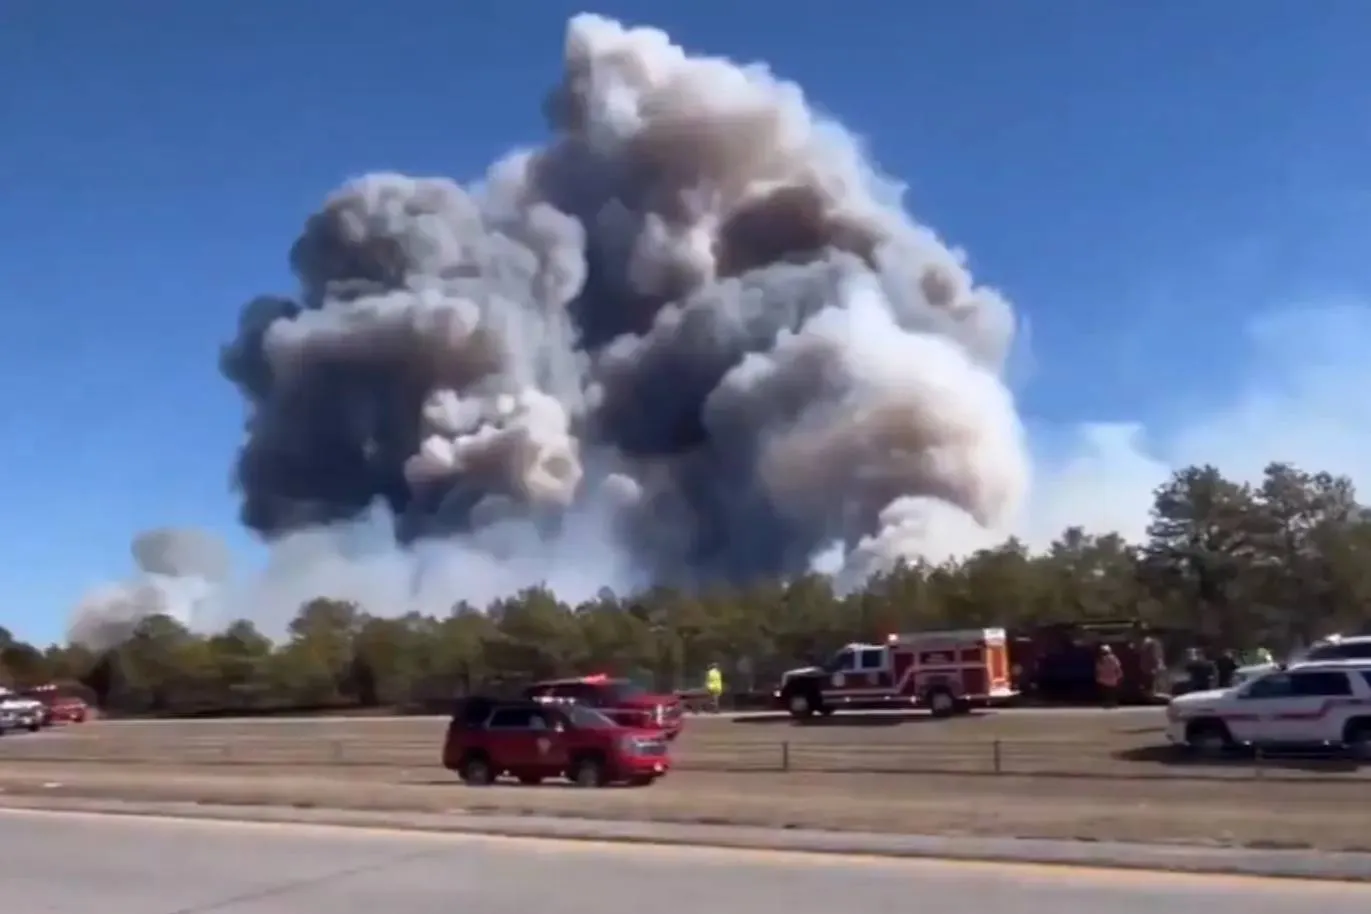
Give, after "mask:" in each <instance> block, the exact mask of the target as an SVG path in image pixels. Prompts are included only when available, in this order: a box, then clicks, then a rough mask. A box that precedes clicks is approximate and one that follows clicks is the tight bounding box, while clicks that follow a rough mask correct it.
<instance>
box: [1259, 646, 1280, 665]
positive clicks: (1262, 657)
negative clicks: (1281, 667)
mask: <svg viewBox="0 0 1371 914" xmlns="http://www.w3.org/2000/svg"><path fill="white" fill-rule="evenodd" d="M1254 654H1255V655H1256V661H1255V662H1257V663H1275V662H1276V659H1275V658H1274V657H1272V656H1271V652H1270V651H1268V650H1267V649H1266V648H1264V647H1259V648H1257V649H1256V651H1254Z"/></svg>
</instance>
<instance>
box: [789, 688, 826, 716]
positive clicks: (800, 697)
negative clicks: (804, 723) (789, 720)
mask: <svg viewBox="0 0 1371 914" xmlns="http://www.w3.org/2000/svg"><path fill="white" fill-rule="evenodd" d="M786 707H787V708H788V709H789V710H790V716H791V717H793V718H795V719H796V720H800V719H803V718H806V717H809V716H810V715H811V714H813V713H814V712H815V711H817V710H819V709H818V708H816V707H814V703H813V702H812V701H810V698H809V695H807V694H806V693H804V692H794V693H792V694H791V696H790V698H789V699H787V700H786Z"/></svg>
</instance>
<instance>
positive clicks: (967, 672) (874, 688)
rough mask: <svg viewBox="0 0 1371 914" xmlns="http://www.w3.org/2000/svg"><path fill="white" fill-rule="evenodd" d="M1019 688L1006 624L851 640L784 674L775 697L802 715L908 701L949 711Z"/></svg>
mask: <svg viewBox="0 0 1371 914" xmlns="http://www.w3.org/2000/svg"><path fill="white" fill-rule="evenodd" d="M1016 694H1018V693H1017V692H1015V690H1014V688H1013V683H1012V682H1011V681H1010V669H1009V647H1008V639H1006V637H1005V632H1004V629H1002V628H973V629H962V630H958V631H942V632H915V633H912V634H905V635H891V636H889V637H888V638H887V639H886V641H885V643H884V644H858V643H853V644H849V645H847V646H845V647H843V648H842V649H841V650H839V651H838V652H837V653H836V654H834V655H833V657H832V659H830V660H829V661H828V663H826V664H824V665H823V666H811V667H803V668H801V669H796V670H790V671H788V672H787V673H785V674H784V675H783V676H782V678H781V685H780V688H778V689H777V690H776V693H775V697H776V699H777V700H778V701H779V703H780V705H781V706H782V707H783V708H785V709H786V710H787V711H789V712H790V715H791V716H792V717H795V718H797V719H802V718H807V717H810V716H812V715H814V714H831V713H833V712H834V711H835V710H837V709H838V708H857V707H863V708H870V707H891V708H895V707H910V706H911V705H917V706H920V707H926V708H927V709H928V710H929V711H930V712H931V713H932V714H933V716H934V717H950V716H951V715H953V714H958V713H961V712H963V711H966V710H968V709H970V708H972V707H975V706H977V705H988V704H993V703H996V702H1001V701H1005V700H1007V699H1010V698H1013V697H1014V696H1015V695H1016Z"/></svg>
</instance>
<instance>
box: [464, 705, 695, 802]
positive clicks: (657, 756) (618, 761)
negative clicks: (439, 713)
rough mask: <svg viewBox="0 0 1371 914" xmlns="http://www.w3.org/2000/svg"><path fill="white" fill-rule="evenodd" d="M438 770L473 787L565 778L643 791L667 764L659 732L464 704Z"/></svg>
mask: <svg viewBox="0 0 1371 914" xmlns="http://www.w3.org/2000/svg"><path fill="white" fill-rule="evenodd" d="M443 767H444V768H447V769H448V770H449V771H455V772H457V774H458V775H459V776H460V777H461V779H462V780H463V781H464V782H466V783H467V784H472V785H486V784H490V783H492V782H494V781H495V779H496V778H498V777H499V776H500V775H502V774H509V775H512V776H514V777H516V778H518V779H519V782H520V783H522V784H530V785H532V784H539V783H542V781H543V780H544V779H545V778H556V777H565V778H566V779H567V780H569V781H571V782H572V783H573V784H575V785H577V786H578V787H603V786H605V785H607V784H613V783H622V782H627V783H629V784H631V785H634V786H646V785H648V784H651V783H652V782H653V781H655V780H656V779H657V778H659V777H661V776H662V775H664V774H666V772H667V769H669V768H670V767H671V760H670V758H669V757H668V755H667V743H666V740H664V739H662V736H661V733H660V731H656V730H645V729H642V728H639V727H625V726H621V725H620V724H618V723H616V722H615V721H613V720H611V719H609V718H608V717H606V716H605V715H603V714H601V713H600V712H598V711H596V710H594V709H592V708H585V707H581V706H579V705H574V704H569V705H548V704H541V703H539V702H534V701H496V700H493V699H488V698H468V699H465V700H463V701H462V702H460V703H459V705H458V707H457V710H456V712H455V713H454V714H453V715H452V720H451V722H450V723H449V724H448V728H447V738H446V740H445V741H444V742H443Z"/></svg>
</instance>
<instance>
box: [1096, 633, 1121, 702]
mask: <svg viewBox="0 0 1371 914" xmlns="http://www.w3.org/2000/svg"><path fill="white" fill-rule="evenodd" d="M1122 682H1123V665H1122V664H1121V663H1119V658H1118V657H1117V656H1115V654H1114V651H1113V650H1111V649H1110V647H1109V645H1107V644H1101V645H1100V656H1099V658H1098V659H1097V660H1096V661H1095V684H1096V685H1097V686H1099V689H1100V701H1101V703H1102V704H1103V705H1104V706H1105V707H1106V708H1112V707H1115V706H1116V705H1118V703H1119V685H1120V684H1121V683H1122Z"/></svg>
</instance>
